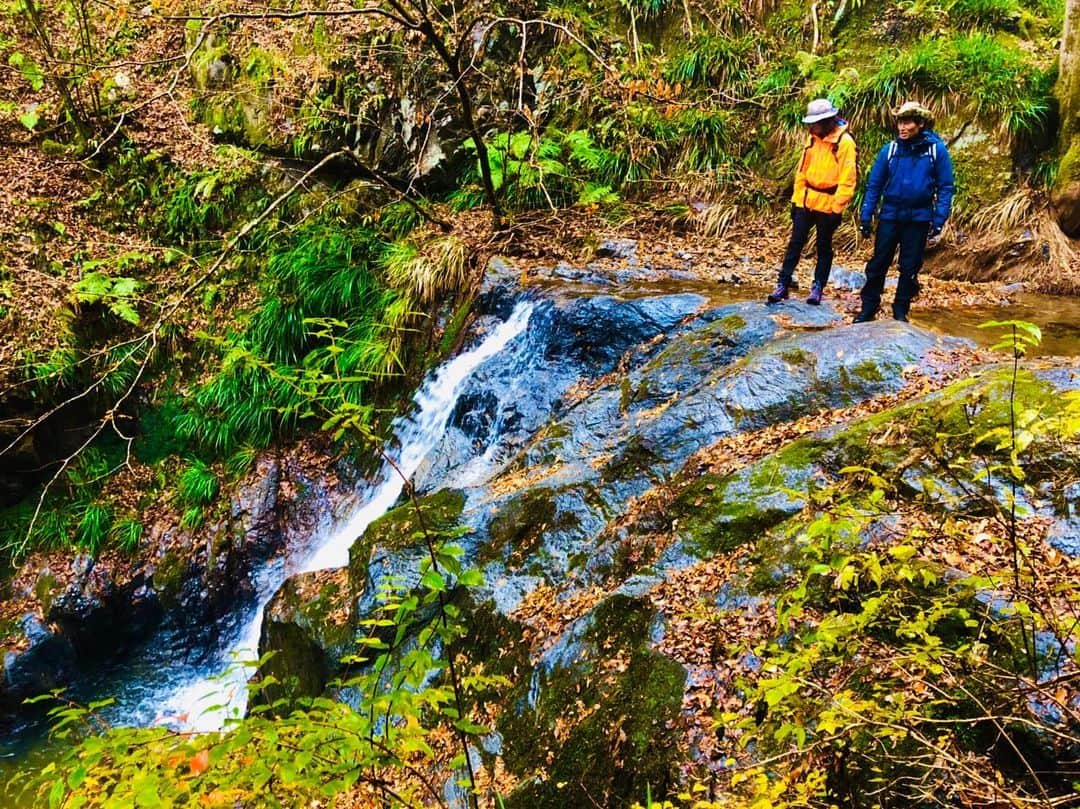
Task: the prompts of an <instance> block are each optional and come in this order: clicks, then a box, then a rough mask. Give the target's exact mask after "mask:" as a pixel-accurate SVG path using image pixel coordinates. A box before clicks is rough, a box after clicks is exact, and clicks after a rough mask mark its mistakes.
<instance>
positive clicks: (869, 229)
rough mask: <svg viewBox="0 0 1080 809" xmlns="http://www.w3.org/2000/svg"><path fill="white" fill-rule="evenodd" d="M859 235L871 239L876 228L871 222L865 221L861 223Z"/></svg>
mask: <svg viewBox="0 0 1080 809" xmlns="http://www.w3.org/2000/svg"><path fill="white" fill-rule="evenodd" d="M859 235H861V236H862V237H863V238H864V239H869V238H870V237H871V236H873V235H874V226H873V225H872V224H871V223H870V221H869V220H867V219H864V220H863V221H861V222H860V223H859Z"/></svg>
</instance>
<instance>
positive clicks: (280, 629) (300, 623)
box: [257, 568, 355, 703]
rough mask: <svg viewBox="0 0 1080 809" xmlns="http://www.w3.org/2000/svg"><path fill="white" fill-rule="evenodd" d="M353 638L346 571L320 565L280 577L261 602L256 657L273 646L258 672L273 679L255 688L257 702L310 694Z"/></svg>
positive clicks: (326, 677)
mask: <svg viewBox="0 0 1080 809" xmlns="http://www.w3.org/2000/svg"><path fill="white" fill-rule="evenodd" d="M354 638H355V630H354V621H353V616H352V613H351V599H350V598H349V588H348V572H347V571H346V570H345V569H344V568H342V569H338V570H320V571H316V572H313V573H301V574H299V575H297V576H293V577H291V578H289V579H287V580H286V581H285V583H284V584H283V585H282V586H281V588H280V589H279V590H278V591H277V593H276V594H275V595H274V598H273V599H272V600H271V601H270V603H269V604H268V605H267V606H266V610H265V612H264V613H263V622H262V631H261V633H260V636H259V657H260V658H261V657H262V656H263V655H265V654H266V653H267V652H273V656H272V657H270V658H269V659H268V660H267V661H266V662H265V663H263V665H262V666H260V667H259V670H258V673H257V677H258V678H260V679H265V678H267V677H273V678H274V679H275V680H276V681H277V683H278V684H276V685H270V686H267V687H265V688H264V689H262V690H260V691H259V692H258V700H257V701H259V702H266V703H272V702H274V701H275V700H277V699H280V698H286V699H295V698H297V697H314V696H317V695H319V694H321V693H322V692H323V689H325V688H326V685H327V683H328V682H329V680H330V679H331V677H332V675H333V674H334V673H335V672H337V671H338V669H339V666H340V663H341V660H342V658H343V657H345V655H347V654H349V653H351V652H352V651H353V650H354V649H353V640H354Z"/></svg>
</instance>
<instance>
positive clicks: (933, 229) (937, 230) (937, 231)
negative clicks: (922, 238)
mask: <svg viewBox="0 0 1080 809" xmlns="http://www.w3.org/2000/svg"><path fill="white" fill-rule="evenodd" d="M940 235H941V225H931V226H930V230H928V231H927V232H926V238H928V239H936V238H937V237H938V236H940Z"/></svg>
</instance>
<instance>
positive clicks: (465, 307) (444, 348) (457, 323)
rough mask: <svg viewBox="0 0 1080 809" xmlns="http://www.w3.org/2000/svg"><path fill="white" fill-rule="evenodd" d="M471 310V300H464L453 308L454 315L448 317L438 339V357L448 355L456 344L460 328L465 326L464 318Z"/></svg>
mask: <svg viewBox="0 0 1080 809" xmlns="http://www.w3.org/2000/svg"><path fill="white" fill-rule="evenodd" d="M471 311H472V301H466V302H465V303H463V304H461V305H460V306H458V308H457V309H455V310H454V316H453V317H452V318H450V322H449V323H447V324H446V329H445V330H444V331H443V335H442V339H441V340H439V356H440V357H445V356H448V355H449V354H450V352H451V351H452V350H453V348H454V346H455V345H457V341H458V338H459V337H460V336H461V330H462V329H463V328H464V327H465V320H466V319H467V318H468V317H469V312H471Z"/></svg>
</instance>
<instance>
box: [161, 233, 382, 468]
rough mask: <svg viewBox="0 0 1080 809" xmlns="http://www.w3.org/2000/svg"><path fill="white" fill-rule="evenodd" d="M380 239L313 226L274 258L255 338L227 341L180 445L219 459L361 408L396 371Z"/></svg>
mask: <svg viewBox="0 0 1080 809" xmlns="http://www.w3.org/2000/svg"><path fill="white" fill-rule="evenodd" d="M385 250H386V245H385V243H384V242H383V241H382V239H381V238H380V237H379V236H378V235H377V234H376V233H375V232H373V231H370V230H365V229H356V228H342V227H331V226H328V225H313V226H310V227H307V228H305V229H303V230H301V231H299V232H297V233H296V234H294V236H293V237H292V238H291V240H290V242H289V243H288V244H286V245H284V246H283V247H282V248H280V249H279V250H278V251H276V252H275V253H273V254H272V255H271V256H270V259H269V261H268V263H267V266H266V280H265V282H264V284H263V288H262V300H261V302H260V303H259V304H258V306H257V307H256V310H255V312H254V314H253V316H252V317H251V320H250V323H249V325H248V327H247V329H246V330H245V331H244V332H243V333H241V334H236V335H233V337H232V338H230V339H229V340H226V341H224V342H223V343H222V344H221V347H220V355H219V356H220V359H219V363H220V364H219V368H218V371H217V372H216V373H215V374H214V375H213V376H212V377H211V378H210V379H209V380H208V381H207V382H204V383H203V384H202V385H200V386H199V387H198V388H197V389H196V390H195V391H194V392H193V394H192V395H191V396H190V397H189V399H188V401H187V402H186V404H185V406H184V409H183V411H182V412H181V413H179V414H178V415H177V416H176V418H175V422H174V423H175V426H176V432H177V434H178V436H179V437H180V438H181V439H183V440H185V441H189V442H191V443H192V444H193V445H194V446H195V447H197V448H198V449H199V450H200V451H202V452H205V453H207V455H208V456H209V457H212V458H224V457H225V456H228V455H231V454H235V453H237V452H238V451H240V450H241V449H242V448H244V447H249V448H251V447H253V448H261V447H265V446H268V445H269V444H270V443H271V441H273V440H274V438H275V437H276V436H278V435H289V434H292V433H293V432H294V431H295V430H296V428H297V427H298V426H299V424H300V423H301V422H303V421H305V420H314V421H315V423H317V422H318V420H319V419H321V418H325V417H326V415H327V412H326V411H327V410H329V409H332V407H333V403H334V402H348V403H351V404H359V403H360V402H362V401H363V398H364V396H365V390H366V388H367V386H368V383H369V382H370V381H371V380H372V379H375V378H380V377H382V376H383V375H385V374H386V373H387V371H388V367H390V366H392V365H393V362H392V361H391V360H390V359H388V354H389V352H390V351H391V350H392V334H391V333H390V331H391V329H390V328H389V327H388V325H387V314H388V312H390V311H391V310H392V309H393V304H394V302H395V300H396V296H395V293H394V292H392V291H391V290H389V289H388V288H387V287H386V286H385V285H384V284H383V282H382V281H380V279H379V276H378V274H377V266H378V263H379V261H380V260H381V258H382V256H383V254H384V253H385Z"/></svg>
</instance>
